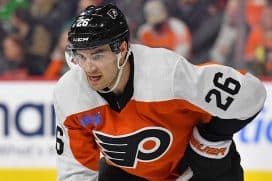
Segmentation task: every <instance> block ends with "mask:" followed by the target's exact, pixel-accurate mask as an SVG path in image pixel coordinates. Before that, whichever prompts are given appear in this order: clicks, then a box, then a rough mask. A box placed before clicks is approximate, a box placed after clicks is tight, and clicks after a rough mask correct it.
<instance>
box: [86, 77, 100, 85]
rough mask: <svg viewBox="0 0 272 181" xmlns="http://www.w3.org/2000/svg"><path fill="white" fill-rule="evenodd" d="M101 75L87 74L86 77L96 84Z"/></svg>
mask: <svg viewBox="0 0 272 181" xmlns="http://www.w3.org/2000/svg"><path fill="white" fill-rule="evenodd" d="M101 77H102V75H94V76H88V79H89V81H90V82H91V83H92V84H96V83H98V81H99V80H100V79H101Z"/></svg>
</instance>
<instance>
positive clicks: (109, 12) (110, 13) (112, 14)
mask: <svg viewBox="0 0 272 181" xmlns="http://www.w3.org/2000/svg"><path fill="white" fill-rule="evenodd" d="M107 14H108V15H109V16H110V17H111V19H116V17H117V16H118V12H117V10H116V9H110V10H109V11H108V12H107Z"/></svg>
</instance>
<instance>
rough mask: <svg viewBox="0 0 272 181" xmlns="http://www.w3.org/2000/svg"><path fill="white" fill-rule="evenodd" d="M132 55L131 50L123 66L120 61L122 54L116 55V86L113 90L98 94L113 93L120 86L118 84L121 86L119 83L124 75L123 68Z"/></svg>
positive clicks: (102, 91)
mask: <svg viewBox="0 0 272 181" xmlns="http://www.w3.org/2000/svg"><path fill="white" fill-rule="evenodd" d="M130 54H131V49H130V48H129V49H128V52H127V55H126V58H125V62H124V63H123V64H122V65H120V61H121V58H122V55H121V52H120V53H118V54H117V55H116V56H117V68H118V74H117V78H116V80H115V83H114V85H113V86H112V88H111V89H109V90H106V91H105V90H97V91H98V92H100V93H109V92H112V91H113V90H114V89H115V88H116V87H117V86H118V84H119V82H120V80H121V77H122V74H123V68H124V67H125V65H126V64H127V61H128V58H129V56H130Z"/></svg>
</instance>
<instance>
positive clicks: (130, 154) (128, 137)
mask: <svg viewBox="0 0 272 181" xmlns="http://www.w3.org/2000/svg"><path fill="white" fill-rule="evenodd" d="M93 132H94V135H95V137H96V142H97V143H98V145H99V146H100V148H101V151H102V152H103V154H104V156H105V158H106V159H108V160H110V161H111V162H112V163H113V164H115V165H117V166H120V167H130V168H135V167H136V166H137V163H138V162H139V161H140V162H151V161H154V160H157V159H159V158H160V157H162V156H163V155H164V154H165V153H166V152H167V150H168V149H169V148H170V146H171V144H172V139H173V138H172V134H171V132H170V131H168V130H167V129H165V128H161V127H146V128H143V129H140V130H137V131H135V132H133V133H130V134H125V135H119V136H113V135H108V134H105V133H102V132H99V131H93Z"/></svg>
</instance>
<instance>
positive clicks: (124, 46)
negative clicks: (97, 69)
mask: <svg viewBox="0 0 272 181" xmlns="http://www.w3.org/2000/svg"><path fill="white" fill-rule="evenodd" d="M120 51H121V54H122V57H125V55H126V53H127V51H128V44H127V42H126V41H123V42H122V43H121V45H120Z"/></svg>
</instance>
